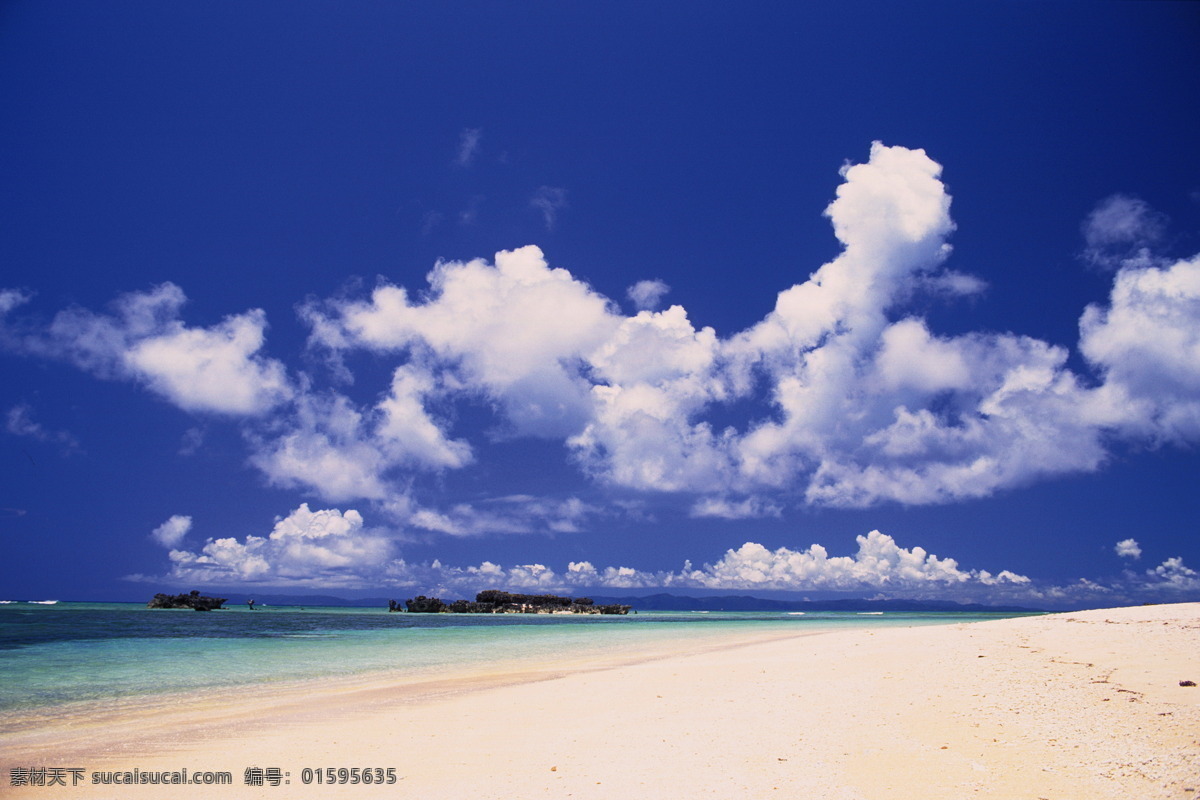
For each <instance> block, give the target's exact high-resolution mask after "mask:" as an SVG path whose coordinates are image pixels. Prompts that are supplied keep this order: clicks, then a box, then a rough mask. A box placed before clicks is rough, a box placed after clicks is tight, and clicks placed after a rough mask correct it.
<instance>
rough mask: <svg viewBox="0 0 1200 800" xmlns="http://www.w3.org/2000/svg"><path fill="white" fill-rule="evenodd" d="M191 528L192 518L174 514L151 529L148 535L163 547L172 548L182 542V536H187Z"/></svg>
mask: <svg viewBox="0 0 1200 800" xmlns="http://www.w3.org/2000/svg"><path fill="white" fill-rule="evenodd" d="M191 529H192V518H191V517H186V516H183V515H181V514H176V515H174V516H172V517H171V518H170V519H168V520H167V521H166V522H164V523H163V524H162V525H159V526H158V527H157V528H155V529H154V530H153V531H151V532H150V536H151V538H153V539H154V541H156V542H158V543H159V544H161V545H162V546H163V547H166V548H167V549H169V550H174V549H176V548H177V547H179V545H180V544H182V543H183V537H185V536H187V534H188V531H190V530H191Z"/></svg>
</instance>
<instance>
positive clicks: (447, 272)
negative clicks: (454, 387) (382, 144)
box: [307, 246, 620, 436]
mask: <svg viewBox="0 0 1200 800" xmlns="http://www.w3.org/2000/svg"><path fill="white" fill-rule="evenodd" d="M429 282H430V286H431V290H432V291H431V293H430V295H429V296H428V297H427V298H424V299H421V300H415V301H414V300H410V298H409V293H408V291H407V290H406V289H404V288H403V287H398V286H391V285H384V286H380V287H379V288H377V289H376V290H375V291H374V292H373V293H372V295H371V299H370V301H368V302H361V301H349V300H343V301H333V302H331V303H329V304H327V307H326V308H323V309H322V308H311V309H310V310H309V311H308V312H307V315H308V317H309V319H310V320H312V322H313V325H314V327H313V343H314V344H315V345H317V346H324V347H326V348H329V349H331V350H341V349H347V348H353V347H360V348H365V349H368V350H372V351H375V352H380V353H397V354H400V355H402V356H403V355H408V354H413V353H416V354H428V355H429V356H432V357H434V358H436V359H437V360H438V362H439V364H440V365H441V366H443V367H444V368H445V369H446V370H447V373H448V374H451V375H452V376H453V377H454V381H455V382H456V383H458V384H460V385H462V386H464V387H467V391H468V392H469V391H474V392H477V393H480V394H482V395H484V396H486V397H488V398H490V399H491V400H493V401H494V402H496V403H497V404H499V405H500V406H501V407H502V408H503V410H504V412H505V414H506V418H507V419H508V421H509V422H510V423H511V424H512V426H513V428H514V430H515V431H516V432H517V433H522V434H529V435H535V436H537V435H540V436H563V435H568V434H569V433H572V432H574V431H575V430H577V429H578V427H579V425H580V424H581V422H582V421H583V420H584V419H586V418H587V417H588V416H589V415H590V411H589V405H590V402H589V393H590V388H591V387H590V384H589V382H588V381H587V380H586V379H585V378H584V377H583V376H582V375H581V374H580V366H581V364H582V354H583V353H587V352H591V351H592V350H594V349H596V348H597V347H599V346H601V345H602V344H603V343H604V342H605V341H607V340H608V338H609V337H610V336H611V334H612V332H613V331H614V330H615V329H616V328H617V327H618V326H619V325H620V319H619V318H618V317H617V316H615V315H614V314H613V313H612V312H611V310H610V306H609V303H608V301H607V300H606V299H605V298H604V297H602V296H600V295H598V294H596V293H595V292H594V291H592V289H591V288H590V287H588V286H587V285H586V284H584V283H582V282H580V281H577V280H575V279H574V278H573V277H572V276H571V274H570V273H568V272H567V271H566V270H563V269H551V268H550V267H549V266H548V265H547V264H546V261H545V258H544V257H543V255H542V251H541V250H540V249H538V248H537V247H533V246H530V247H523V248H521V249H519V250H514V251H506V252H502V253H498V254H497V255H496V259H495V265H494V266H493V265H491V264H488V263H487V262H485V261H483V260H482V259H477V260H475V261H470V262H466V263H463V262H455V261H450V262H441V263H439V264H438V265H437V266H436V267H435V268H434V270H433V272H431V273H430V275H429Z"/></svg>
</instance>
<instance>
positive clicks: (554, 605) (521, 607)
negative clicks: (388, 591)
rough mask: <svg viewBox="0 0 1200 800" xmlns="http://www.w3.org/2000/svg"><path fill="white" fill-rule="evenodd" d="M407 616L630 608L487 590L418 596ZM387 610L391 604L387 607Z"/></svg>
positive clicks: (607, 611)
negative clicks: (456, 596)
mask: <svg viewBox="0 0 1200 800" xmlns="http://www.w3.org/2000/svg"><path fill="white" fill-rule="evenodd" d="M404 605H405V607H407V608H408V610H409V611H410V612H414V613H422V614H441V613H449V614H628V613H629V609H630V606H625V605H617V604H611V605H596V604H595V603H593V602H592V600H591V598H588V597H577V598H574V599H572V598H570V597H559V596H557V595H553V594H513V593H511V592H502V591H500V590H498V589H487V590H484V591H482V592H480V593H479V594H477V595H475V600H474V602H472V601H470V600H455V601H454V602H453V603H444V602H442V600H441V599H439V598H437V597H426V596H425V595H420V596H418V597H414V598H412V599H410V600H405V601H404ZM389 610H391V609H390V604H389Z"/></svg>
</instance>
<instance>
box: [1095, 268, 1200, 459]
mask: <svg viewBox="0 0 1200 800" xmlns="http://www.w3.org/2000/svg"><path fill="white" fill-rule="evenodd" d="M1079 329H1080V341H1079V347H1080V350H1081V351H1082V352H1083V355H1084V356H1085V357H1086V358H1087V359H1088V361H1090V362H1091V363H1092V364H1093V365H1095V366H1096V368H1097V369H1098V370H1099V371H1100V372H1101V373H1102V374H1103V375H1104V378H1105V382H1104V385H1103V387H1102V391H1101V392H1100V395H1101V397H1102V398H1103V400H1104V404H1103V406H1101V408H1102V409H1103V411H1104V413H1105V415H1106V421H1108V422H1109V423H1110V424H1111V425H1112V426H1113V427H1115V428H1117V429H1119V430H1122V431H1123V432H1125V433H1127V434H1130V435H1132V436H1135V437H1138V438H1142V437H1147V436H1148V437H1151V438H1152V439H1156V440H1159V441H1167V442H1172V443H1184V442H1195V441H1196V440H1197V439H1200V256H1197V257H1195V258H1193V259H1191V260H1182V261H1178V262H1176V263H1175V264H1172V265H1170V266H1167V267H1125V268H1122V269H1121V270H1120V271H1119V272H1118V273H1117V275H1116V279H1115V281H1114V284H1113V289H1112V294H1111V298H1110V301H1109V304H1108V306H1107V307H1104V306H1100V305H1090V306H1088V307H1087V309H1086V310H1085V311H1084V313H1083V316H1082V318H1081V319H1080V320H1079Z"/></svg>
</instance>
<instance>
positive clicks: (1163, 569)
mask: <svg viewBox="0 0 1200 800" xmlns="http://www.w3.org/2000/svg"><path fill="white" fill-rule="evenodd" d="M1146 574H1147V575H1149V576H1151V579H1152V580H1153V583H1152V584H1150V586H1151V587H1153V588H1166V589H1169V590H1172V591H1192V592H1194V591H1200V573H1198V572H1196V570H1194V569H1192V568H1191V567H1189V566H1187V565H1186V564H1184V563H1183V559H1182V558H1180V557H1179V556H1175V557H1174V558H1168V559H1167V560H1166V561H1164V562H1163V563H1161V564H1159V565H1158V566H1157V567H1155V568H1154V569H1151V570H1147V571H1146Z"/></svg>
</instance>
